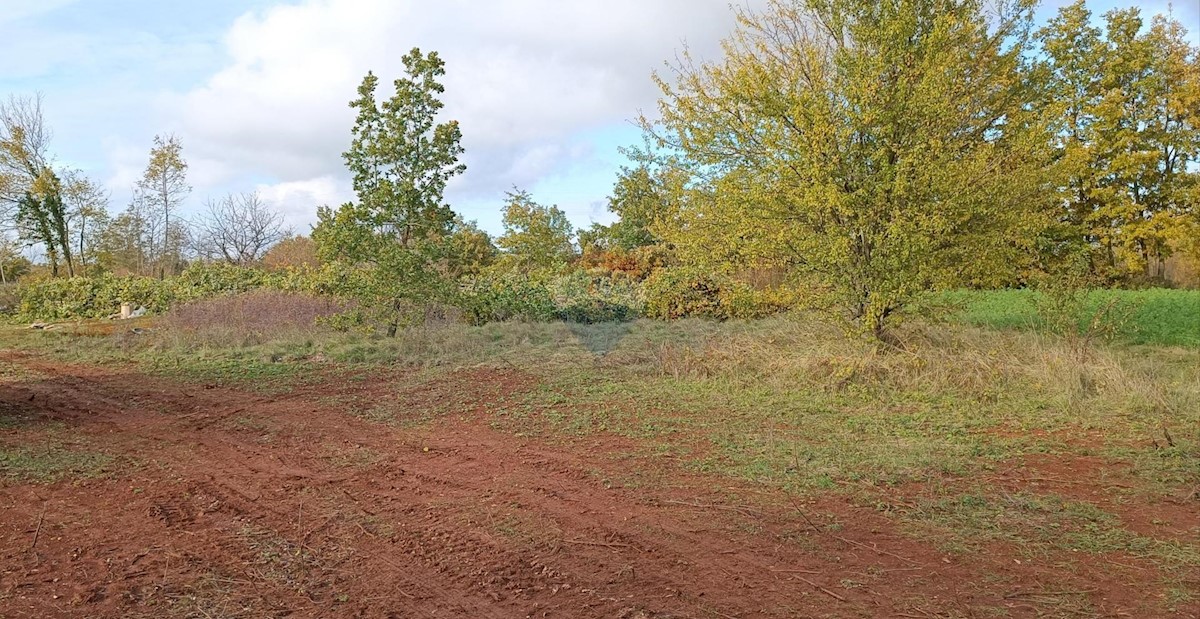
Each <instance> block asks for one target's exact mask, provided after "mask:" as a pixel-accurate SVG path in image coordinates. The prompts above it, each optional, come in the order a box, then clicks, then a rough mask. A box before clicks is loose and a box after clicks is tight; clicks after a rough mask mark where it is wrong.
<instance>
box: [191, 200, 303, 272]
mask: <svg viewBox="0 0 1200 619" xmlns="http://www.w3.org/2000/svg"><path fill="white" fill-rule="evenodd" d="M197 228H198V229H197V232H198V235H199V238H198V240H197V242H198V244H199V247H200V253H201V254H202V255H203V256H205V257H207V258H210V259H217V260H223V261H225V262H228V263H229V264H237V265H249V264H253V263H255V262H258V260H259V259H260V258H262V256H263V254H264V253H266V251H267V250H268V249H269V248H270V247H271V246H272V245H274V244H275V243H276V242H278V241H279V240H280V239H282V238H284V237H285V236H287V234H288V233H287V232H286V231H284V229H283V216H281V215H280V214H279V213H277V212H275V211H273V210H271V209H270V208H268V207H267V205H266V204H265V203H264V202H263V201H262V198H261V197H260V196H259V195H258V192H251V193H242V194H230V195H227V196H225V197H223V198H221V199H219V200H210V201H209V202H208V212H207V213H206V214H205V216H204V217H203V219H201V221H200V223H199V225H198V226H197Z"/></svg>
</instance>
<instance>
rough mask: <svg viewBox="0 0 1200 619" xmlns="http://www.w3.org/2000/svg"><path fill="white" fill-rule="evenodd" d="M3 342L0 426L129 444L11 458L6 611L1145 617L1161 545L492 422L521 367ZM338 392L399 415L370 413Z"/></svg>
mask: <svg viewBox="0 0 1200 619" xmlns="http://www.w3.org/2000/svg"><path fill="white" fill-rule="evenodd" d="M0 360H3V361H4V362H5V363H8V364H10V365H11V366H13V367H16V368H19V369H20V371H21V373H22V376H21V377H19V378H9V379H8V380H6V381H5V382H3V383H0V416H3V418H4V419H6V420H7V421H5V423H3V424H0V440H2V441H3V442H4V444H8V445H13V444H16V443H18V442H20V443H22V444H32V445H37V444H43V443H45V444H54V445H56V446H57V447H56V448H61V449H68V450H69V449H77V450H90V451H96V452H101V453H104V454H108V455H109V456H112V457H113V458H114V459H113V460H111V462H109V463H108V464H107V465H105V467H104V468H105V470H106V472H105V473H104V474H102V475H100V476H97V477H90V478H85V479H79V478H75V477H70V476H68V477H67V478H65V479H62V480H60V481H57V482H54V483H35V482H33V481H28V480H24V481H23V480H18V479H9V480H7V481H6V480H4V478H3V477H0V617H5V618H15V617H38V618H41V617H46V618H50V617H89V618H90V617H397V618H399V617H404V618H408V617H471V618H485V617H564V618H624V619H633V618H645V619H651V618H655V619H662V618H667V617H715V618H731V617H737V618H746V619H749V618H753V617H764V618H765V617H972V616H989V615H985V614H983V613H984V612H993V614H994V613H996V612H999V613H1001V614H1000V615H999V616H1009V617H1026V616H1028V617H1033V616H1058V615H1055V614H1053V608H1054V607H1053V606H1047V605H1046V603H1045V599H1044V598H1039V597H1038V596H1039V595H1046V594H1047V592H1057V593H1060V594H1064V595H1065V594H1071V595H1081V596H1085V597H1087V598H1088V604H1089V606H1088V607H1089V608H1093V609H1095V611H1096V612H1097V613H1099V614H1098V615H1097V616H1122V613H1126V614H1125V615H1123V616H1150V615H1146V614H1139V613H1144V612H1145V608H1146V606H1144V605H1145V604H1152V603H1154V602H1153V601H1147V600H1146V599H1145V598H1144V595H1143V594H1142V592H1141V589H1142V588H1143V585H1144V584H1145V582H1147V581H1152V580H1153V579H1154V577H1155V575H1154V573H1153V570H1152V568H1150V567H1147V566H1144V565H1128V566H1127V567H1129V568H1130V569H1128V570H1125V569H1120V568H1113V567H1112V566H1110V565H1106V564H1105V563H1104V562H1102V561H1097V562H1096V564H1095V565H1086V564H1085V565H1081V566H1077V568H1076V569H1074V570H1073V571H1072V572H1071V573H1072V576H1071V579H1072V580H1071V581H1064V580H1063V577H1062V571H1061V570H1059V569H1057V568H1056V567H1055V561H1057V558H1054V557H1047V561H1046V562H1045V563H1044V564H1038V565H1029V564H1027V563H1026V564H1022V563H1019V562H1018V563H1014V559H1013V558H1012V557H1013V556H1014V555H1013V553H1012V552H1011V551H1010V550H1007V549H1004V548H1002V547H997V548H996V549H995V552H992V553H987V554H986V555H981V556H975V557H964V556H950V555H946V554H944V553H941V552H939V551H937V550H936V549H935V548H934V547H932V546H931V545H928V544H924V543H922V542H920V541H918V540H915V539H913V538H912V537H909V536H906V535H904V534H902V532H900V531H898V530H897V529H896V526H895V524H894V523H893V522H892V521H891V520H889V519H888V518H886V517H885V516H883V515H881V514H879V513H878V512H877V511H876V510H874V509H872V508H870V507H862V506H856V505H854V504H852V503H851V502H850V501H848V500H847V499H845V498H840V497H838V496H829V497H825V498H814V499H808V500H805V501H803V502H797V501H796V500H793V499H789V498H788V497H787V496H785V495H783V494H782V493H780V492H776V491H773V490H770V489H762V488H756V487H753V486H749V485H745V484H743V485H737V484H733V483H732V482H730V481H729V480H725V479H717V478H713V477H708V476H705V475H703V474H700V473H695V472H689V471H687V470H684V469H683V467H682V466H681V465H679V464H678V463H677V462H676V461H673V460H671V459H670V458H654V457H652V456H650V455H646V454H645V453H643V452H640V451H639V449H638V445H636V444H634V443H632V442H631V441H630V440H628V439H623V438H619V437H609V436H602V435H601V436H595V435H593V436H590V437H587V438H575V439H536V438H523V437H520V436H516V435H514V434H513V433H512V432H508V431H501V430H497V429H494V428H493V427H492V425H491V424H489V420H490V419H492V417H491V415H490V413H489V406H490V403H493V402H496V401H497V400H499V399H503V398H513V397H517V396H519V395H520V394H521V393H523V392H525V391H527V390H529V389H531V388H533V387H534V386H535V385H536V382H537V381H536V378H535V377H533V376H530V375H527V374H523V373H521V372H518V371H516V370H494V369H474V370H462V371H457V372H451V373H447V374H444V375H442V376H441V377H440V378H436V379H433V380H428V381H415V382H414V381H410V380H404V378H405V373H404V371H403V370H395V371H394V372H392V373H391V374H388V373H380V374H377V375H373V376H370V377H368V378H367V379H366V380H348V379H346V377H344V376H333V375H331V376H330V377H329V378H328V379H327V380H317V381H311V382H310V384H307V385H306V386H303V387H300V388H298V389H296V390H293V391H292V392H290V393H287V394H285V395H279V396H267V395H262V394H260V393H256V392H247V391H239V390H234V389H228V388H222V387H217V386H211V385H210V386H207V387H206V386H204V385H193V384H183V383H174V382H170V381H164V380H162V379H159V378H151V377H147V376H144V375H140V374H138V373H136V372H133V371H132V370H124V369H120V368H111V367H105V368H97V367H88V366H80V365H63V364H59V363H54V362H49V361H45V360H41V359H38V358H35V357H28V356H23V355H18V354H16V353H4V354H3V355H0ZM360 378H361V377H360ZM347 395H353V396H354V397H356V398H360V399H368V400H370V399H381V400H382V399H391V400H392V401H395V402H397V403H398V404H399V405H400V406H401V408H402V409H403V410H404V411H406V413H405V414H404V415H401V419H399V423H393V424H390V425H385V424H380V423H374V422H371V421H369V420H365V419H361V418H359V417H356V416H353V415H351V414H348V413H347V411H346V410H345V407H344V406H343V405H341V404H339V402H344V401H345V400H344V398H343V399H339V397H340V396H347ZM448 411H449V412H448ZM433 412H436V413H437V414H436V415H435V414H433ZM409 415H411V419H414V420H415V419H423V420H425V419H429V418H430V417H433V418H432V419H431V420H428V421H425V422H423V423H419V424H418V423H404V422H405V419H406V418H408V416H409ZM47 449H49V448H47ZM1047 608H1049V609H1051V612H1050V613H1049V614H1047V613H1046V610H1047ZM1153 608H1158V607H1157V606H1154V607H1153ZM1191 612H1193V611H1190V610H1186V611H1183V613H1182V614H1180V615H1179V616H1192V615H1190V614H1188V613H1191Z"/></svg>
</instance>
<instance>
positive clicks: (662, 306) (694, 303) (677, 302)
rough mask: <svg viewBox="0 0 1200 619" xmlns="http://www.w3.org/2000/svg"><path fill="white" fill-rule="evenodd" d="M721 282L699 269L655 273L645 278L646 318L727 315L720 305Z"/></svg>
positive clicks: (669, 318) (715, 276) (674, 269)
mask: <svg viewBox="0 0 1200 619" xmlns="http://www.w3.org/2000/svg"><path fill="white" fill-rule="evenodd" d="M728 285H729V282H728V280H726V279H725V278H723V277H721V276H719V275H714V274H712V273H707V272H705V271H702V270H700V269H696V268H690V267H678V268H671V269H659V270H657V271H655V272H654V273H652V274H651V275H650V277H648V278H646V283H645V284H644V293H645V295H646V315H647V316H649V317H651V318H660V319H663V320H672V319H675V318H685V317H689V316H691V317H696V318H717V319H725V318H727V317H728V315H727V314H726V312H725V309H724V308H723V307H722V305H721V289H722V287H724V286H728Z"/></svg>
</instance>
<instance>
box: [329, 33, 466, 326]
mask: <svg viewBox="0 0 1200 619" xmlns="http://www.w3.org/2000/svg"><path fill="white" fill-rule="evenodd" d="M403 61H404V68H405V73H406V75H405V77H403V78H400V79H397V80H396V82H395V88H396V93H395V94H394V95H393V96H392V98H390V99H388V100H387V101H385V102H384V103H383V105H382V106H380V105H378V104H377V103H376V101H375V89H376V86H377V85H378V79H377V78H376V77H375V76H374V75H373V74H370V73H368V74H367V77H366V78H364V79H363V82H362V85H361V86H360V87H359V90H358V94H359V98H358V99H356V100H354V101H352V102H351V104H350V105H351V107H353V108H355V109H357V110H358V118H357V119H356V121H355V124H354V129H353V136H354V137H353V140H352V143H351V146H350V150H348V151H346V153H345V154H344V155H343V156H344V158H345V160H346V166H347V167H348V168H349V169H350V172H351V173H352V174H353V175H354V191H355V193H356V194H357V195H358V202H356V203H349V204H344V205H342V207H341V208H339V209H337V210H336V211H334V210H332V209H330V208H328V207H322V208H321V209H319V211H318V213H317V217H318V223H317V226H316V227H315V228H314V229H313V234H312V238H313V241H314V242H315V243H316V245H317V253H318V256H319V257H320V258H321V260H322V261H323V262H324V263H325V266H324V267H323V271H324V272H326V273H329V274H330V275H331V277H330V279H329V280H328V281H329V283H330V287H329V292H332V293H334V294H337V295H339V296H342V297H345V298H349V299H353V300H354V301H356V302H357V307H356V308H355V310H354V312H355V316H354V317H353V318H354V322H358V323H364V322H365V323H367V324H380V325H382V326H384V327H385V328H386V330H387V333H388V335H390V336H394V335H395V334H396V332H397V330H398V329H399V328H400V326H402V325H409V324H412V323H414V322H417V321H418V320H420V319H423V318H424V316H425V312H426V310H427V308H428V307H429V306H430V305H431V304H436V303H440V302H444V301H446V300H447V299H448V298H449V297H450V296H451V294H452V292H453V289H454V285H453V283H452V282H451V281H450V280H449V278H448V277H447V275H448V273H447V271H449V270H452V269H454V268H455V267H456V264H455V263H456V262H458V261H461V260H462V258H463V257H462V256H459V255H458V253H457V252H456V251H455V250H457V249H465V248H461V247H459V246H458V245H456V244H455V242H454V240H455V239H454V237H452V236H450V233H451V232H452V228H453V223H454V214H453V212H452V211H451V210H450V207H449V206H447V205H446V204H444V203H443V201H442V194H443V193H444V192H445V189H446V183H447V182H448V181H449V180H450V179H451V178H452V177H454V176H456V175H458V174H461V173H462V172H463V171H464V170H466V166H464V165H462V164H460V163H459V162H458V156H459V155H461V154H462V153H463V148H462V146H461V145H460V141H461V139H462V135H461V133H460V131H459V129H458V123H457V122H455V121H450V122H446V123H440V124H439V123H436V116H437V114H438V112H439V111H440V110H441V109H442V107H443V104H442V102H441V100H440V98H439V97H440V95H441V94H442V93H443V92H445V88H444V87H443V86H442V84H441V83H440V82H439V81H438V80H439V78H441V77H442V76H443V75H445V72H446V71H445V64H444V63H443V62H442V60H441V58H440V57H438V55H437V53H436V52H432V53H430V54H428V55H423V54H422V53H421V50H419V49H416V48H414V49H413V50H412V51H411V52H409V53H408V54H406V55H405V56H404V58H403Z"/></svg>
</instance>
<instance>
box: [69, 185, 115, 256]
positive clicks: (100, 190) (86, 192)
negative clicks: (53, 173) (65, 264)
mask: <svg viewBox="0 0 1200 619" xmlns="http://www.w3.org/2000/svg"><path fill="white" fill-rule="evenodd" d="M108 199H109V192H108V190H106V189H104V187H103V186H101V185H100V184H99V183H97V182H95V181H93V180H92V179H90V178H88V177H86V176H84V175H83V173H82V172H80V171H78V170H70V171H68V172H66V175H65V179H64V181H63V202H64V204H65V206H66V224H67V229H68V236H69V240H68V243H69V244H70V245H71V246H72V248H73V249H72V251H73V252H74V254H75V263H76V265H77V267H78V268H77V270H78V271H79V272H80V273H82V272H84V271H85V270H86V269H87V267H88V265H90V264H94V263H95V261H96V255H95V254H96V245H97V244H98V243H99V237H100V234H101V233H102V231H103V230H104V228H105V227H106V226H107V225H108V223H109V215H108Z"/></svg>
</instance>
